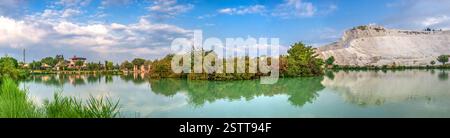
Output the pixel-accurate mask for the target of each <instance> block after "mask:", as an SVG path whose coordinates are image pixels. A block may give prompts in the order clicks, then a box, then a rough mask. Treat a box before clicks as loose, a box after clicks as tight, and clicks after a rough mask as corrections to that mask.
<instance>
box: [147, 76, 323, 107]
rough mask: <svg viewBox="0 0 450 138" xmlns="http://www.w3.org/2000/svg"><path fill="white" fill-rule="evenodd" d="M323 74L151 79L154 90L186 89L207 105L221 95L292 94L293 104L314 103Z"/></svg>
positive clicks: (169, 93)
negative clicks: (263, 79) (265, 80)
mask: <svg viewBox="0 0 450 138" xmlns="http://www.w3.org/2000/svg"><path fill="white" fill-rule="evenodd" d="M322 80H323V78H322V77H311V78H286V79H281V80H279V81H278V82H277V83H276V84H274V85H261V84H260V82H259V81H257V80H247V81H192V80H180V79H161V80H151V81H150V83H151V87H152V91H153V92H155V93H157V94H161V95H164V96H173V95H175V94H177V93H179V92H186V93H187V95H188V97H189V103H192V104H194V105H203V104H205V103H207V102H214V101H216V100H220V99H226V100H230V101H233V100H241V99H242V98H244V99H245V100H247V101H249V100H252V99H254V98H256V97H258V96H274V95H282V94H284V95H288V97H289V98H288V100H289V102H290V103H291V104H292V105H295V106H303V105H304V104H305V103H312V102H313V101H314V99H315V98H316V97H317V96H318V94H317V92H318V91H320V90H322V89H323V88H324V86H323V85H322V84H321V83H320V82H321V81H322Z"/></svg>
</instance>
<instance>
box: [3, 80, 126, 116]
mask: <svg viewBox="0 0 450 138" xmlns="http://www.w3.org/2000/svg"><path fill="white" fill-rule="evenodd" d="M118 113H119V108H118V102H112V101H111V100H109V99H107V98H106V99H104V98H100V99H96V98H94V97H91V98H89V99H88V100H87V101H86V102H83V101H82V100H80V99H76V98H73V97H63V96H61V95H59V94H55V96H54V99H53V101H49V100H46V101H45V103H44V105H42V106H38V105H36V104H34V103H33V102H32V101H31V100H30V99H29V97H28V95H27V93H26V92H25V91H23V90H20V89H19V87H18V86H17V84H16V83H15V82H14V81H13V80H12V79H10V78H8V77H5V78H3V79H2V80H1V82H0V117H1V118H113V117H117V116H118V115H119V114H118Z"/></svg>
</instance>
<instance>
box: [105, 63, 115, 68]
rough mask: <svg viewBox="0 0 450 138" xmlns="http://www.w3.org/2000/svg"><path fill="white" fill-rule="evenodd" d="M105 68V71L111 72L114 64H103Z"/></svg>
mask: <svg viewBox="0 0 450 138" xmlns="http://www.w3.org/2000/svg"><path fill="white" fill-rule="evenodd" d="M105 68H106V70H113V69H114V63H113V62H110V61H106V62H105Z"/></svg>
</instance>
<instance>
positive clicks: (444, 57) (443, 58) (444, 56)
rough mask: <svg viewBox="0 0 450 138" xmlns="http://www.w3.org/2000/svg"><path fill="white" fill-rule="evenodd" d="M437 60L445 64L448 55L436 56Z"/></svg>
mask: <svg viewBox="0 0 450 138" xmlns="http://www.w3.org/2000/svg"><path fill="white" fill-rule="evenodd" d="M437 61H439V62H441V63H442V65H445V63H447V62H448V55H440V56H439V57H438V58H437Z"/></svg>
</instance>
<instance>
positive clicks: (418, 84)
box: [322, 70, 450, 106]
mask: <svg viewBox="0 0 450 138" xmlns="http://www.w3.org/2000/svg"><path fill="white" fill-rule="evenodd" d="M435 72H438V74H437V75H436V73H435ZM333 74H334V75H333V77H332V78H330V77H327V78H325V79H324V80H323V81H322V84H323V85H324V86H325V87H327V88H329V89H331V90H333V91H334V92H336V93H337V94H339V95H341V96H342V97H343V98H344V99H345V100H346V101H347V102H349V103H352V104H356V105H360V106H371V105H383V104H386V103H402V102H408V101H425V102H428V103H432V102H441V101H443V100H444V101H447V99H449V98H450V91H449V89H450V85H449V84H450V83H449V81H448V73H447V71H446V70H406V71H385V72H376V71H338V72H334V73H333ZM439 100H440V101H439ZM439 104H442V102H441V103H439Z"/></svg>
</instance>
